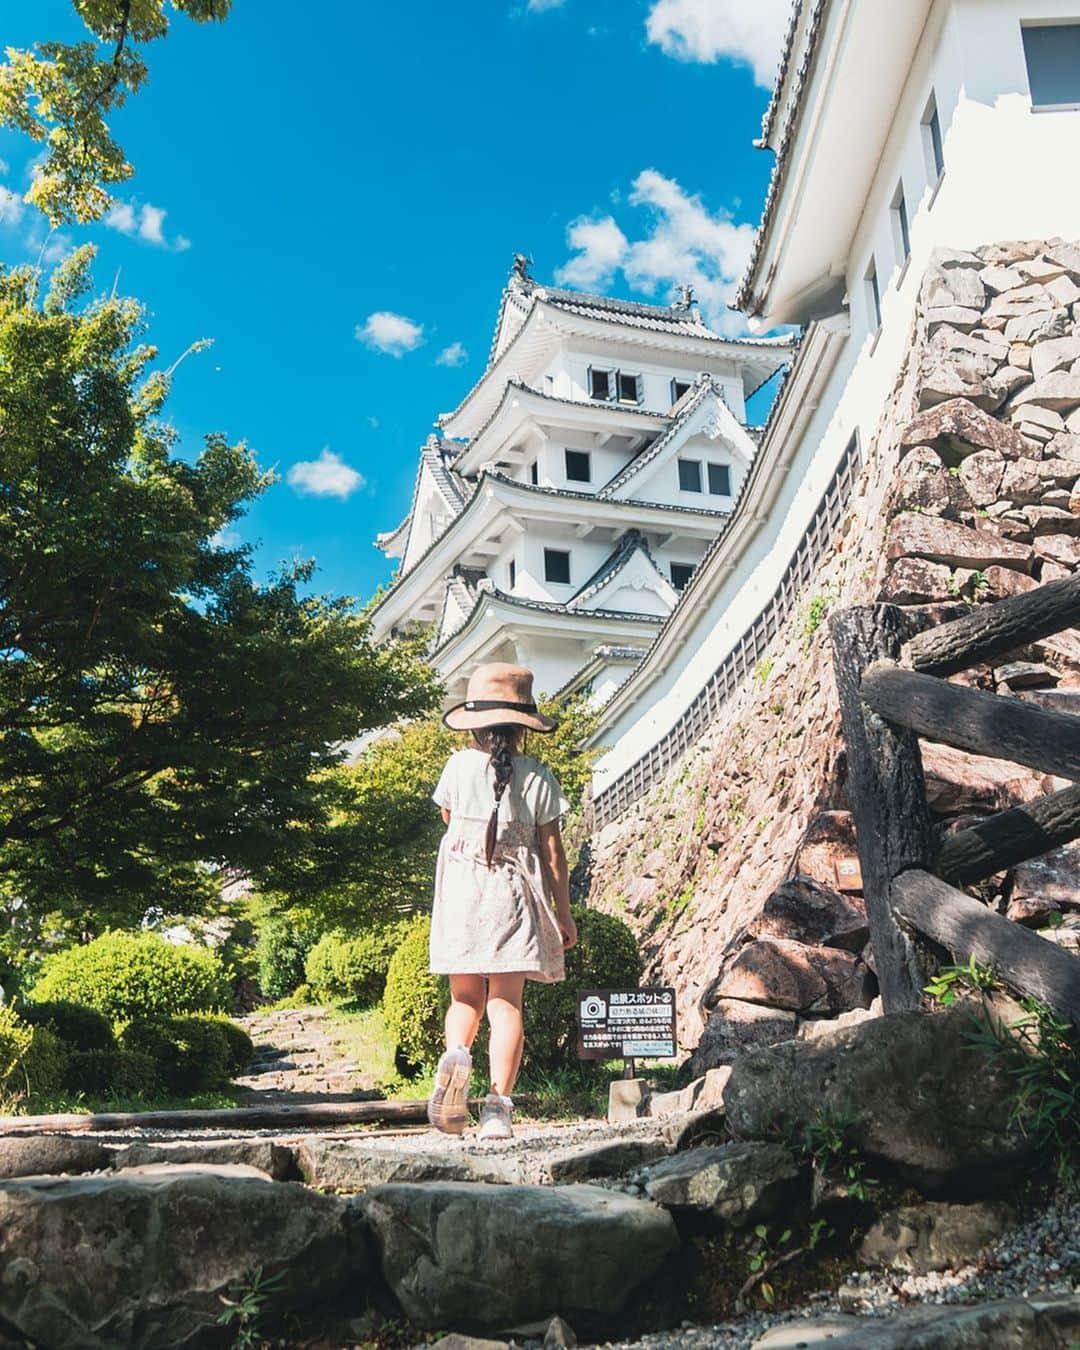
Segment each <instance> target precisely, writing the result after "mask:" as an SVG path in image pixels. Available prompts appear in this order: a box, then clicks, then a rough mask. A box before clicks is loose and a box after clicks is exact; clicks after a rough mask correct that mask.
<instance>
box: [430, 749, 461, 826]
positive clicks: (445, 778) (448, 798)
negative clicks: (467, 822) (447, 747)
mask: <svg viewBox="0 0 1080 1350" xmlns="http://www.w3.org/2000/svg"><path fill="white" fill-rule="evenodd" d="M456 759H457V756H456V755H451V756H450V758H449V759H448V760H447V761H446V765H445V767H444V769H443V771H442V774H441V776H440V778H439V781H438V782H437V783H436V784H435V791H434V792H433V793H432V794H431V800H432V801H433V802H435V804H436V805H437V806H441V807H443V808H444V810H447V811H450V812H453V810H454V798H455V795H456V794H455V791H454V788H455V786H456V780H457V772H456V764H455V761H456Z"/></svg>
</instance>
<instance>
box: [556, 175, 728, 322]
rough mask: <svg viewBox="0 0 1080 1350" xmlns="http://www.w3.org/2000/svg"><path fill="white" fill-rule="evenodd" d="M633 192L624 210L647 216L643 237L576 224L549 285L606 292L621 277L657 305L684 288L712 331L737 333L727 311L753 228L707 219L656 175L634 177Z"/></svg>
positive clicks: (607, 224) (600, 222) (602, 224)
mask: <svg viewBox="0 0 1080 1350" xmlns="http://www.w3.org/2000/svg"><path fill="white" fill-rule="evenodd" d="M632 189H633V190H632V191H631V193H630V196H629V199H628V200H629V203H630V205H631V206H638V207H644V208H645V209H646V211H647V212H648V213H649V217H650V220H649V224H648V228H647V229H646V230H645V232H644V233H643V234H641V235H640V237H639V238H637V239H632V238H629V237H628V236H627V235H626V234H625V233H624V232H623V230H622V228H621V226H620V225H618V224H617V223H616V221H615V218H614V217H613V216H604V217H603V218H602V219H595V218H592V219H590V218H589V217H579V218H578V219H577V220H575V221H573V222H571V224H570V226H569V227H568V229H567V232H566V239H567V243H568V244H569V245H570V247H571V248H572V249H574V250H576V251H575V253H574V256H573V257H571V258H570V260H569V261H568V262H567V263H566V264H565V265H564V266H563V267H561V268H559V269H558V271H556V273H555V279H556V280H557V281H559V282H561V283H564V284H567V285H572V286H581V287H591V288H592V289H594V290H606V289H607V288H608V287H609V286H610V285H611V284H612V282H613V281H614V279H615V276H616V274H617V272H619V271H620V270H621V272H622V274H623V276H624V277H625V279H626V282H627V283H628V285H629V286H630V287H631V288H632V289H633V290H636V291H641V292H643V293H644V294H645V295H649V296H655V297H656V298H657V299H658V300H659V301H661V302H666V301H668V300H669V299H670V296H671V293H672V291H673V289H674V287H675V286H677V285H681V284H683V283H687V284H689V285H691V286H692V287H693V288H694V294H695V296H696V297H697V299H698V301H699V303H700V304H701V308H702V310H703V311H704V313H705V315H706V317H707V318H708V319H709V321H710V323H712V324H713V326H714V327H717V328H719V329H721V330H722V331H725V332H736V331H740V330H741V329H742V327H743V321H742V319H741V318H740V317H739V316H738V315H735V314H732V313H731V312H730V311H729V310H728V308H727V304H728V301H729V300H730V299H731V298H732V296H733V294H734V292H735V289H736V286H737V283H738V280H739V278H740V277H741V276H742V274H743V271H744V270H745V268H746V264H747V262H748V261H749V258H750V250H751V248H752V247H753V242H754V229H753V226H751V225H737V224H736V223H735V222H734V220H732V218H731V216H730V214H729V213H728V212H726V211H723V210H721V211H718V212H715V213H714V212H710V211H709V209H708V208H707V207H706V206H705V204H704V203H703V202H702V200H701V198H700V197H698V196H696V195H694V194H691V193H688V192H685V191H684V190H683V188H682V187H680V185H679V184H678V183H677V182H676V181H675V179H673V178H665V177H664V175H663V174H662V173H658V172H657V170H656V169H645V170H644V171H643V172H642V173H639V174H638V176H637V178H635V179H634V182H633V184H632Z"/></svg>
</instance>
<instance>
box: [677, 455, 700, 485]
mask: <svg viewBox="0 0 1080 1350" xmlns="http://www.w3.org/2000/svg"><path fill="white" fill-rule="evenodd" d="M679 487H680V488H681V489H682V491H683V492H700V491H701V461H700V460H696V459H680V460H679Z"/></svg>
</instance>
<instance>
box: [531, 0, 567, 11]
mask: <svg viewBox="0 0 1080 1350" xmlns="http://www.w3.org/2000/svg"><path fill="white" fill-rule="evenodd" d="M565 4H566V0H529V3H528V4H527V5H526V6H525V8H526V9H528V10H530V11H531V12H532V13H533V14H542V13H543V12H544V10H545V9H562V7H563V5H565Z"/></svg>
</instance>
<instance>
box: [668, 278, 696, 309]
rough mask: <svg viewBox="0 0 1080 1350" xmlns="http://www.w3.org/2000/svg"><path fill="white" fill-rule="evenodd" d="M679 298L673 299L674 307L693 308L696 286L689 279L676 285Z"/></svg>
mask: <svg viewBox="0 0 1080 1350" xmlns="http://www.w3.org/2000/svg"><path fill="white" fill-rule="evenodd" d="M675 292H676V294H677V295H678V297H679V298H678V299H677V300H675V301H673V303H672V306H671V308H672V309H692V308H693V305H694V288H693V286H691V285H690V283H689V282H688V281H684V282H682V283H680V285H678V286H676V287H675Z"/></svg>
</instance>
